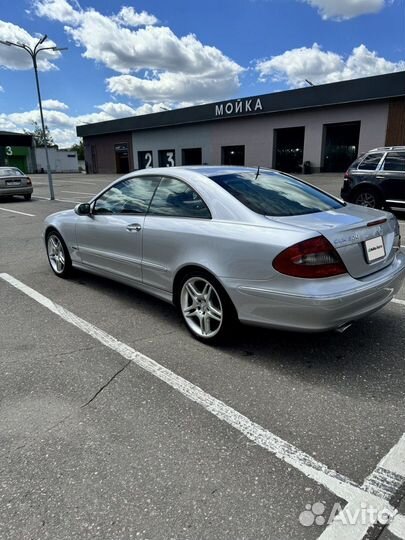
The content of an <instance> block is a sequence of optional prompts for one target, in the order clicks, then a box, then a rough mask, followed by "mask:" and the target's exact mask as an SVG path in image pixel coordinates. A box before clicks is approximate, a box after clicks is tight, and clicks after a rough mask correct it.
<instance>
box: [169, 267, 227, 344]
mask: <svg viewBox="0 0 405 540" xmlns="http://www.w3.org/2000/svg"><path fill="white" fill-rule="evenodd" d="M180 307H181V311H182V314H183V317H184V319H185V321H186V324H187V326H188V327H189V328H190V330H191V331H192V332H193V333H194V334H196V335H197V336H199V337H201V338H206V339H209V338H213V337H214V336H216V335H217V334H218V332H219V331H220V330H221V327H222V324H223V319H224V315H223V306H222V303H221V299H220V297H219V294H218V292H217V291H216V289H215V287H214V285H212V283H210V282H209V281H208V280H207V279H205V278H203V277H192V278H189V279H188V280H187V281H185V282H184V284H183V287H182V290H181V295H180Z"/></svg>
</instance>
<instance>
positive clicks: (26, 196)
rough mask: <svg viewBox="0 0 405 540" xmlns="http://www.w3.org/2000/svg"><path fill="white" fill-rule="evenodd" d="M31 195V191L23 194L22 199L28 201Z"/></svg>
mask: <svg viewBox="0 0 405 540" xmlns="http://www.w3.org/2000/svg"><path fill="white" fill-rule="evenodd" d="M31 197H32V195H31V193H29V194H28V195H24V199H25V200H26V201H30V200H31Z"/></svg>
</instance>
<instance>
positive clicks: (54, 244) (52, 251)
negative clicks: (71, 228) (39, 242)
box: [46, 231, 72, 278]
mask: <svg viewBox="0 0 405 540" xmlns="http://www.w3.org/2000/svg"><path fill="white" fill-rule="evenodd" d="M46 252H47V255H48V261H49V264H50V265H51V268H52V270H53V272H54V273H55V274H56V275H57V276H58V277H60V278H67V277H68V276H69V274H70V273H71V270H72V261H71V259H70V255H69V252H68V249H67V247H66V244H65V242H64V241H63V238H62V237H61V235H60V234H59V233H57V232H56V231H50V232H49V233H48V234H47V236H46Z"/></svg>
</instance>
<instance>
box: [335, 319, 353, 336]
mask: <svg viewBox="0 0 405 540" xmlns="http://www.w3.org/2000/svg"><path fill="white" fill-rule="evenodd" d="M352 324H353V323H352V322H348V323H345V324H342V326H339V328H336V332H337V333H338V334H343V333H344V332H346V330H349V328H350V327H351V326H352Z"/></svg>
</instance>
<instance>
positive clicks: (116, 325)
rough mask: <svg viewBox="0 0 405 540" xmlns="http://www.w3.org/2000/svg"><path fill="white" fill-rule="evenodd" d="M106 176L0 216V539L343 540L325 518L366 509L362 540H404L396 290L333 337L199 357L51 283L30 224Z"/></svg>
mask: <svg viewBox="0 0 405 540" xmlns="http://www.w3.org/2000/svg"><path fill="white" fill-rule="evenodd" d="M115 178H117V175H55V193H56V198H57V200H55V201H49V200H47V197H48V188H47V178H46V175H34V176H33V177H32V179H33V184H34V196H33V200H32V201H31V202H26V201H23V200H17V199H15V200H12V199H6V200H2V201H0V306H1V310H0V332H1V333H0V338H1V348H0V367H1V372H2V377H1V378H0V400H1V401H0V441H1V444H0V538H1V539H2V540H3V539H4V540H6V539H7V540H8V539H12V540H14V539H15V540H17V539H18V540H28V539H30V540H40V539H41V540H43V539H50V540H62V539H63V540H65V539H66V540H67V539H69V540H71V539H86V540H87V539H93V538H102V539H103V540H107V539H108V540H110V539H111V540H113V539H114V540H115V539H117V540H118V539H119V540H126V539H132V538H134V539H142V540H146V539H148V540H152V539H159V540H160V539H189V540H194V539H198V540H199V539H210V540H211V539H213V540H214V539H215V540H216V539H221V540H222V539H232V540H235V539H238V540H239V539H240V540H242V539H246V540H257V539H270V540H289V539H291V540H300V539H303V540H312V539H316V538H321V539H322V540H332V539H336V540H346V539H347V540H360V539H361V538H365V534H364V532H365V531H367V524H366V526H365V525H364V524H363V523H362V519H363V517H362V516H361V515H360V514H359V513H358V514H357V515H356V517H355V518H353V516H350V515H347V516H346V518H347V519H346V521H345V520H344V519H340V521H339V520H335V521H334V522H333V523H332V524H328V522H329V521H332V520H331V519H329V518H331V516H333V515H340V516H341V515H342V514H339V513H338V510H339V509H343V508H346V510H347V511H350V510H351V509H352V510H353V509H354V510H355V511H358V512H360V510H364V509H366V507H368V506H370V505H371V506H373V505H374V507H375V508H379V509H381V508H383V507H384V508H386V509H387V510H390V511H392V513H393V514H395V513H396V512H398V514H397V515H396V516H395V518H394V519H393V520H392V521H391V522H390V523H389V524H388V525H386V526H383V525H381V526H379V527H374V528H373V530H372V534H373V536H372V537H373V538H377V537H379V538H383V539H385V540H387V539H390V538H396V539H397V538H402V539H405V518H403V516H404V515H405V506H404V505H405V503H404V501H403V495H404V493H403V480H405V450H404V448H405V439H404V438H403V435H404V431H405V430H404V425H405V407H404V401H405V400H404V397H405V396H404V388H405V363H404V352H403V351H404V348H405V330H404V322H405V290H404V289H402V290H401V291H400V293H399V295H398V297H397V300H398V302H396V303H391V304H390V305H388V306H387V307H385V308H384V309H383V310H382V311H380V312H378V313H377V314H375V315H373V316H371V317H368V318H366V319H364V320H362V321H359V322H357V323H356V324H354V325H353V326H352V327H351V328H350V329H349V330H348V331H347V332H345V333H344V334H337V333H326V334H319V335H305V334H291V333H283V332H276V331H270V330H263V329H256V328H249V327H243V328H242V329H241V330H239V331H238V333H237V334H235V336H234V339H233V340H232V342H231V343H230V344H228V345H226V346H221V347H216V348H212V347H207V346H205V345H204V344H201V343H198V342H196V341H195V340H193V338H192V337H191V336H190V335H189V334H188V332H187V331H186V330H185V329H184V327H183V325H182V324H181V322H180V319H179V317H178V315H177V313H176V311H175V309H174V308H173V307H172V306H170V305H168V304H165V303H163V302H161V301H159V300H157V299H154V298H152V297H150V296H147V295H146V294H143V293H141V292H138V291H136V290H133V289H130V288H128V287H125V286H123V285H119V284H116V283H114V282H112V281H109V280H107V279H103V278H99V277H95V276H92V275H90V274H86V273H83V272H77V273H75V275H74V276H73V277H72V279H70V280H62V279H58V278H57V277H56V276H54V275H53V273H52V272H51V270H50V268H49V266H48V263H47V260H46V256H45V250H44V245H43V240H42V238H41V232H42V222H43V219H44V218H45V216H47V215H48V214H50V213H52V212H55V211H59V210H63V209H67V208H72V206H73V205H74V204H75V203H76V202H85V201H86V200H88V199H89V198H90V197H91V196H92V195H93V194H96V193H97V192H98V191H99V190H101V189H102V188H103V187H104V186H106V185H107V184H108V183H110V182H111V181H112V180H114V179H115ZM306 180H308V181H310V182H313V183H314V184H315V185H317V186H319V187H321V188H322V189H325V190H326V191H329V192H331V193H334V194H335V195H338V193H339V190H340V187H341V177H340V175H339V176H337V175H311V176H308V177H306ZM397 215H398V218H399V219H401V220H403V219H404V216H403V215H402V214H401V213H398V214H397ZM401 230H402V233H403V237H404V238H405V221H402V222H401ZM387 455H388V458H387V457H386V456H387ZM351 517H352V518H353V519H352V521H353V523H351V522H350V518H351ZM370 534H371V533H370Z"/></svg>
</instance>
